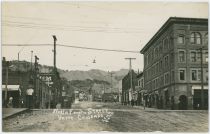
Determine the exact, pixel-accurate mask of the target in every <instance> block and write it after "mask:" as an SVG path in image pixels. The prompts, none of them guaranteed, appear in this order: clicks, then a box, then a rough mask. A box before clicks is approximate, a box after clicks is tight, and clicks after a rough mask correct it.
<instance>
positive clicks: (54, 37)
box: [53, 35, 57, 70]
mask: <svg viewBox="0 0 210 134" xmlns="http://www.w3.org/2000/svg"><path fill="white" fill-rule="evenodd" d="M53 39H54V50H53V52H54V70H55V69H56V41H57V38H56V36H55V35H53Z"/></svg>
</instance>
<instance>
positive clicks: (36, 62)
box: [34, 55, 42, 106]
mask: <svg viewBox="0 0 210 134" xmlns="http://www.w3.org/2000/svg"><path fill="white" fill-rule="evenodd" d="M38 60H39V58H38V57H37V56H36V55H35V62H34V94H35V101H36V99H37V97H36V96H37V90H39V88H37V73H38V71H39V68H38ZM38 84H39V82H38ZM38 93H40V91H39V92H38ZM39 99H40V96H39ZM41 102H42V99H41ZM40 106H41V105H40Z"/></svg>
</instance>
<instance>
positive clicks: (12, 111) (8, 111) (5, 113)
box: [2, 108, 29, 119]
mask: <svg viewBox="0 0 210 134" xmlns="http://www.w3.org/2000/svg"><path fill="white" fill-rule="evenodd" d="M27 110H29V109H28V108H3V109H2V118H3V119H6V118H9V117H12V116H14V115H17V114H20V113H23V112H26V111H27Z"/></svg>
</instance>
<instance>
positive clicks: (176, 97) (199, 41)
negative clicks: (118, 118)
mask: <svg viewBox="0 0 210 134" xmlns="http://www.w3.org/2000/svg"><path fill="white" fill-rule="evenodd" d="M140 52H141V53H142V54H143V55H144V85H145V90H147V92H148V96H147V98H148V100H149V107H156V108H163V109H200V108H201V102H202V101H201V100H202V98H203V100H204V103H203V104H204V109H207V108H208V20H207V19H197V18H177V17H171V18H169V19H168V20H167V22H166V23H165V24H164V25H163V26H162V27H161V28H160V29H159V31H158V32H157V33H156V34H155V35H154V36H153V37H152V39H151V40H150V41H149V42H148V43H147V44H146V45H145V46H144V48H143V49H142V50H141V51H140ZM202 72H203V73H202ZM202 76H203V77H202ZM202 85H203V86H202ZM202 93H204V94H203V95H202Z"/></svg>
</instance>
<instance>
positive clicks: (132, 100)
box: [131, 99, 134, 107]
mask: <svg viewBox="0 0 210 134" xmlns="http://www.w3.org/2000/svg"><path fill="white" fill-rule="evenodd" d="M131 106H132V107H133V106H134V99H131Z"/></svg>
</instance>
